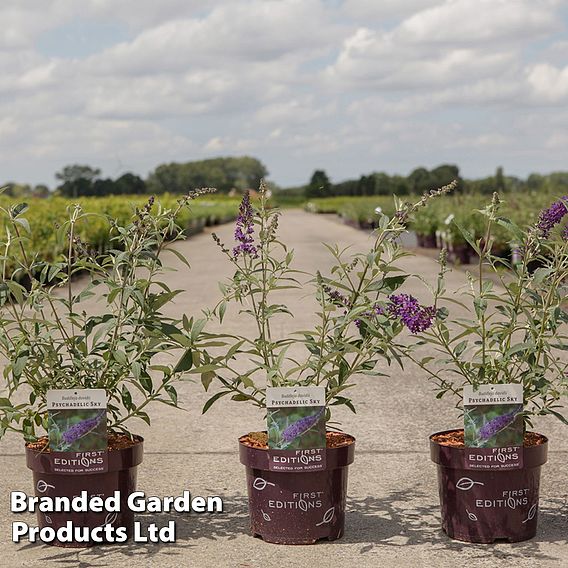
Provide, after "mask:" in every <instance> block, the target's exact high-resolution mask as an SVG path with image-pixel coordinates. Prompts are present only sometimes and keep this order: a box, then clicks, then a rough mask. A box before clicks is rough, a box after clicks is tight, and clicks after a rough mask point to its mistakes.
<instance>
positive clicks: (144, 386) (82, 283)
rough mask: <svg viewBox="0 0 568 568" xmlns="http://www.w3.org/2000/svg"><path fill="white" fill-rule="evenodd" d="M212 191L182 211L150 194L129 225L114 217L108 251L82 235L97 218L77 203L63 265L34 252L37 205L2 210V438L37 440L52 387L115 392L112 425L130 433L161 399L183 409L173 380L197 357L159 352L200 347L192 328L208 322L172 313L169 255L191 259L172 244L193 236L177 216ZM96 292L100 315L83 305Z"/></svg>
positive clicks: (63, 233) (67, 225) (65, 233)
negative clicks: (29, 212) (32, 217)
mask: <svg viewBox="0 0 568 568" xmlns="http://www.w3.org/2000/svg"><path fill="white" fill-rule="evenodd" d="M208 191H210V190H197V191H195V192H191V193H189V194H188V195H186V196H184V197H182V198H180V199H179V200H178V204H177V206H176V207H175V208H173V209H163V208H162V207H161V206H160V204H158V203H156V204H155V203H154V199H153V198H150V199H149V201H148V203H147V204H146V205H145V206H144V207H142V208H140V209H137V210H136V211H135V214H134V215H133V218H132V220H131V222H130V223H128V224H125V225H124V226H122V225H119V224H117V223H116V221H114V220H113V219H111V218H105V219H104V221H105V222H106V230H108V231H109V232H110V235H111V237H112V240H111V242H112V245H111V249H110V250H108V251H107V252H105V253H103V254H99V253H97V252H96V251H92V250H90V249H89V247H88V246H87V245H86V244H84V243H83V242H82V241H81V240H80V238H79V237H78V233H79V230H80V227H81V225H82V224H83V223H87V222H89V221H90V219H91V218H92V215H90V214H88V213H85V212H83V211H82V209H81V207H80V206H79V205H75V206H73V207H71V208H70V209H69V211H68V212H69V216H68V218H67V219H66V220H65V221H62V222H61V224H60V227H59V228H58V229H57V231H58V238H59V239H61V240H64V241H65V242H66V243H67V246H66V249H67V254H66V255H65V256H64V258H58V259H56V260H54V261H53V262H47V261H45V260H43V259H40V258H37V257H36V256H35V255H34V254H33V252H31V251H29V250H27V247H26V244H27V235H28V234H29V232H30V226H29V223H28V221H27V220H26V218H25V216H24V215H25V211H26V209H27V205H26V204H21V205H16V206H14V207H12V208H11V209H9V210H5V209H1V211H2V213H3V214H4V216H5V221H4V225H5V234H6V237H5V239H4V242H3V243H0V247H1V248H0V250H2V253H3V254H2V256H1V257H0V268H2V278H1V280H0V354H1V355H2V357H3V358H4V359H5V360H6V361H7V364H6V365H5V366H4V371H3V377H4V385H3V389H2V391H0V394H1V395H2V398H0V436H2V435H3V434H4V433H5V432H6V430H14V431H17V432H20V433H22V434H23V435H24V436H25V438H26V439H27V440H31V439H34V438H35V437H36V433H37V429H38V428H40V427H43V429H46V425H47V413H46V393H47V391H48V390H49V389H72V388H101V389H105V390H106V392H107V397H108V414H107V416H108V417H109V423H108V426H109V428H110V429H111V430H115V431H124V430H125V427H124V424H125V422H126V421H127V420H128V419H130V418H139V419H142V420H144V421H145V422H147V423H148V424H149V423H150V418H149V416H148V414H147V408H148V405H150V404H151V403H154V402H162V403H165V404H168V405H171V406H177V393H176V390H175V387H174V386H173V383H174V381H175V380H176V379H178V378H179V377H180V376H181V375H182V374H183V373H184V372H185V371H187V370H188V369H189V368H190V367H191V365H192V360H191V357H190V356H188V355H187V353H185V354H183V356H182V357H181V359H179V361H177V362H176V359H174V360H173V362H170V363H168V362H165V361H164V358H163V357H162V359H160V361H159V363H158V361H157V357H158V355H160V354H162V355H163V354H164V353H165V352H168V351H170V350H172V349H179V346H180V345H183V346H185V347H189V346H191V345H192V332H195V331H198V328H199V326H200V325H202V323H199V322H194V321H193V319H191V320H189V319H187V317H183V318H182V319H177V318H173V317H170V316H167V315H165V314H164V313H163V310H164V308H165V307H166V306H167V305H168V304H170V303H172V302H173V301H174V299H175V297H176V296H177V295H178V294H179V293H180V290H171V289H170V288H169V286H168V285H167V284H166V282H165V281H164V271H165V269H164V266H163V264H162V257H163V255H164V253H166V252H172V253H175V254H176V255H177V257H178V258H179V259H180V260H181V261H182V262H184V263H185V264H186V265H187V266H189V265H188V264H187V261H186V260H185V258H184V257H183V256H182V255H181V253H180V252H179V251H178V250H175V249H172V248H171V247H169V246H167V245H168V243H169V242H171V241H175V240H177V239H180V238H182V236H183V234H182V231H181V228H180V227H179V226H178V225H177V224H176V217H177V215H178V214H179V213H180V212H181V210H182V209H183V208H185V207H188V206H189V203H190V201H191V200H192V199H194V198H195V197H197V196H198V195H200V194H201V193H205V192H208ZM97 221H98V222H100V219H98V220H97ZM103 226H105V223H103ZM54 230H55V228H54ZM14 259H16V262H17V269H16V270H15V271H14V274H13V276H11V277H10V278H9V279H8V278H6V277H5V275H6V270H5V267H6V263H7V262H9V261H14ZM77 277H79V278H77ZM93 296H96V297H98V298H99V299H98V302H99V305H100V309H99V310H98V311H99V314H98V315H93V314H88V313H86V311H85V310H84V309H83V308H82V305H81V302H82V301H83V300H86V299H87V298H90V297H93ZM194 327H195V328H197V329H195V330H194ZM174 353H176V352H174ZM178 353H179V351H178ZM178 358H179V357H178ZM166 360H167V358H166ZM16 393H24V394H25V396H27V397H28V401H27V402H25V403H21V404H20V403H15V402H12V401H13V400H14V399H15V398H16V397H15V396H14V395H15V394H16ZM18 398H19V399H20V400H21V399H22V396H21V394H20V396H19V397H18Z"/></svg>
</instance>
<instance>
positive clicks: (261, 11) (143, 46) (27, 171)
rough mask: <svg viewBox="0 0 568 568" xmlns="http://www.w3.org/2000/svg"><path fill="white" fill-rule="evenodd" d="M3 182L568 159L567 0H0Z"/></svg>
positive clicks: (353, 172) (526, 164)
mask: <svg viewBox="0 0 568 568" xmlns="http://www.w3.org/2000/svg"><path fill="white" fill-rule="evenodd" d="M0 23H1V26H0V71H1V72H0V182H1V181H9V180H10V181H12V180H13V181H19V182H28V183H39V182H44V183H47V184H48V185H50V186H53V185H54V183H55V180H54V177H53V176H54V173H55V172H56V171H58V170H60V169H61V168H62V167H63V166H64V165H66V164H70V163H86V164H90V165H92V166H97V167H100V168H102V170H103V173H104V174H105V175H108V176H112V177H115V176H117V175H120V174H121V173H124V172H125V171H134V172H136V173H138V174H140V175H143V176H145V175H146V174H147V173H148V172H149V171H151V170H152V169H153V168H154V167H155V166H156V165H157V164H159V163H163V162H170V161H187V160H192V159H201V158H205V157H212V156H219V155H243V154H250V155H253V156H256V157H258V158H260V159H261V160H262V161H263V162H264V163H265V164H266V166H267V167H268V169H269V171H270V177H271V179H272V180H274V181H275V182H276V183H278V184H281V185H284V186H286V185H294V184H300V183H304V182H305V181H307V179H308V178H309V176H310V175H311V173H312V171H313V170H314V169H315V168H324V169H325V170H326V171H327V172H328V174H329V175H330V176H331V177H332V178H333V179H334V180H335V181H340V180H342V179H345V178H349V177H358V176H359V175H360V174H362V173H367V172H370V171H378V170H381V171H387V172H390V173H395V172H398V173H408V172H409V171H410V170H411V169H413V168H414V167H416V166H419V165H422V166H426V167H432V166H435V165H438V164H440V163H443V162H450V163H456V164H458V165H459V166H460V167H461V169H462V173H463V174H464V175H465V176H467V177H476V176H484V175H487V174H490V173H492V172H493V170H494V169H495V167H496V166H498V165H503V166H504V168H505V172H506V173H511V174H517V175H526V174H528V173H529V172H531V171H540V172H548V171H553V170H558V169H564V170H568V155H567V152H566V148H567V147H568V0H219V1H215V0H211V1H199V2H198V1H193V0H160V1H159V2H158V1H156V0H81V1H77V0H1V2H0Z"/></svg>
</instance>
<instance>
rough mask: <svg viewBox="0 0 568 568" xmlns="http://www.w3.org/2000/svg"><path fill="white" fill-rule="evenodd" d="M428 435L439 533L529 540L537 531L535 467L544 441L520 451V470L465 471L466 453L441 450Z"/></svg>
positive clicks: (461, 537) (537, 472)
mask: <svg viewBox="0 0 568 568" xmlns="http://www.w3.org/2000/svg"><path fill="white" fill-rule="evenodd" d="M455 431H456V430H448V431H446V432H438V433H437V434H433V435H432V436H430V456H431V458H432V461H434V462H435V463H437V464H438V489H439V493H440V505H441V509H442V528H443V529H444V531H445V532H446V534H447V535H448V536H449V537H450V538H453V539H456V540H463V541H466V542H477V543H491V542H495V541H496V540H507V541H509V542H518V541H522V540H528V539H530V538H533V537H534V536H535V534H536V529H537V517H538V498H539V484H540V467H541V466H542V465H543V464H544V463H546V459H547V452H548V440H547V438H546V437H545V436H542V438H543V440H544V442H543V443H542V444H540V445H537V446H529V447H525V448H524V454H523V467H522V469H512V470H504V471H491V470H489V471H488V470H471V469H465V461H466V452H467V448H456V447H451V446H442V445H440V444H438V443H437V442H435V441H434V440H433V438H434V436H437V435H439V434H447V433H449V432H455Z"/></svg>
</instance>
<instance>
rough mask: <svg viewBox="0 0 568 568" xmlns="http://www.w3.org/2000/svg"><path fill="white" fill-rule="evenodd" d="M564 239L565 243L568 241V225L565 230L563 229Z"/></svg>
mask: <svg viewBox="0 0 568 568" xmlns="http://www.w3.org/2000/svg"><path fill="white" fill-rule="evenodd" d="M562 238H563V239H564V240H565V241H568V225H566V226H565V227H564V229H562Z"/></svg>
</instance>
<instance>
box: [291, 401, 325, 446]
mask: <svg viewBox="0 0 568 568" xmlns="http://www.w3.org/2000/svg"><path fill="white" fill-rule="evenodd" d="M324 410H325V408H322V409H321V410H320V411H319V412H317V413H316V414H312V415H311V416H305V417H304V418H300V420H296V422H292V424H290V426H288V428H286V429H285V430H284V432H282V440H283V441H284V442H286V443H287V444H289V443H291V442H293V441H294V440H295V439H296V438H298V437H299V436H301V435H302V434H305V433H306V432H307V431H308V430H309V429H310V428H311V427H312V426H313V425H314V424H316V423H317V421H318V420H319V419H320V417H321V415H322V414H323V411H324Z"/></svg>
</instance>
